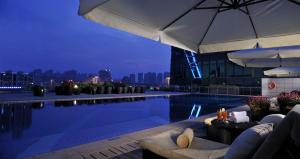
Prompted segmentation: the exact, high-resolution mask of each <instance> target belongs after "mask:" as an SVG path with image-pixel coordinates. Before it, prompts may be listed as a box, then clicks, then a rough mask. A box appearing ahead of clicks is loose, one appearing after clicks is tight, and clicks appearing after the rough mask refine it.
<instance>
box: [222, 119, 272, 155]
mask: <svg viewBox="0 0 300 159" xmlns="http://www.w3.org/2000/svg"><path fill="white" fill-rule="evenodd" d="M272 130H273V125H272V124H260V125H256V126H254V127H252V128H249V129H247V130H245V131H244V132H243V133H241V134H240V135H239V136H238V137H237V138H236V139H235V140H234V141H233V143H232V144H231V145H230V148H229V150H228V152H227V153H226V155H225V157H224V159H248V158H251V156H252V155H254V153H255V151H256V150H257V149H258V148H259V146H260V145H261V144H262V142H263V141H264V140H265V138H266V137H267V135H268V134H269V133H270V132H272Z"/></svg>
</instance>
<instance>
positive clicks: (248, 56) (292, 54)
mask: <svg viewBox="0 0 300 159" xmlns="http://www.w3.org/2000/svg"><path fill="white" fill-rule="evenodd" d="M228 59H229V60H230V61H232V62H234V63H236V64H238V65H240V66H244V67H281V66H287V67H289V66H300V47H289V48H275V49H252V50H242V51H237V52H233V53H229V54H228Z"/></svg>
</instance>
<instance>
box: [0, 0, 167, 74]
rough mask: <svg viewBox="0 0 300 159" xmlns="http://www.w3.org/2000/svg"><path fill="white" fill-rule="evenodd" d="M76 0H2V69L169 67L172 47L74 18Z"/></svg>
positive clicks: (130, 70)
mask: <svg viewBox="0 0 300 159" xmlns="http://www.w3.org/2000/svg"><path fill="white" fill-rule="evenodd" d="M78 6H79V0H0V71H4V70H7V69H10V70H13V71H18V70H22V71H25V72H28V71H31V70H32V69H35V68H41V69H43V70H46V69H53V70H55V71H64V70H68V69H76V70H78V71H80V72H86V73H93V72H97V71H98V70H99V69H102V68H110V69H111V70H112V73H113V76H114V77H117V78H120V77H122V76H123V75H127V74H129V73H137V72H148V71H154V72H164V71H169V65H170V47H169V46H166V45H163V44H160V43H158V42H154V41H151V40H148V39H144V38H142V37H138V36H135V35H132V34H129V33H125V32H122V31H118V30H115V29H112V28H108V27H105V26H102V25H100V24H96V23H94V22H91V21H88V20H85V19H83V18H82V17H80V16H78V14H77V10H78Z"/></svg>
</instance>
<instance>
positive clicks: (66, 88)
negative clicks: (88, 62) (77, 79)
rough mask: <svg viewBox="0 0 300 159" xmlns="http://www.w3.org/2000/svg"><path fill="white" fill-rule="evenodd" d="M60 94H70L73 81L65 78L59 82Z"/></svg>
mask: <svg viewBox="0 0 300 159" xmlns="http://www.w3.org/2000/svg"><path fill="white" fill-rule="evenodd" d="M60 86H61V89H62V95H72V94H73V89H74V82H73V81H72V80H66V81H63V82H62V83H61V85H60Z"/></svg>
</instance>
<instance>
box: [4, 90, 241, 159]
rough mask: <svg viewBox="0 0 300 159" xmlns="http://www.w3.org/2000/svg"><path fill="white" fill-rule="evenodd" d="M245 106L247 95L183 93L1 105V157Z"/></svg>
mask: <svg viewBox="0 0 300 159" xmlns="http://www.w3.org/2000/svg"><path fill="white" fill-rule="evenodd" d="M244 103H245V98H244V97H228V96H201V95H184V96H170V97H150V98H127V99H114V100H89V101H68V102H43V103H22V104H0V158H1V159H6V158H7V159H13V158H24V157H28V156H33V155H37V154H41V153H45V152H49V151H53V150H59V149H62V148H67V147H71V146H76V145H80V144H84V143H88V142H92V141H96V140H101V139H105V138H111V137H115V136H119V135H122V134H126V133H130V132H134V131H138V130H143V129H146V128H151V127H156V126H159V125H163V124H168V123H171V122H176V121H180V120H185V119H188V118H193V117H197V116H201V115H203V114H209V113H213V112H216V110H217V109H218V108H219V107H225V108H230V107H235V106H238V105H241V104H244Z"/></svg>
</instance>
